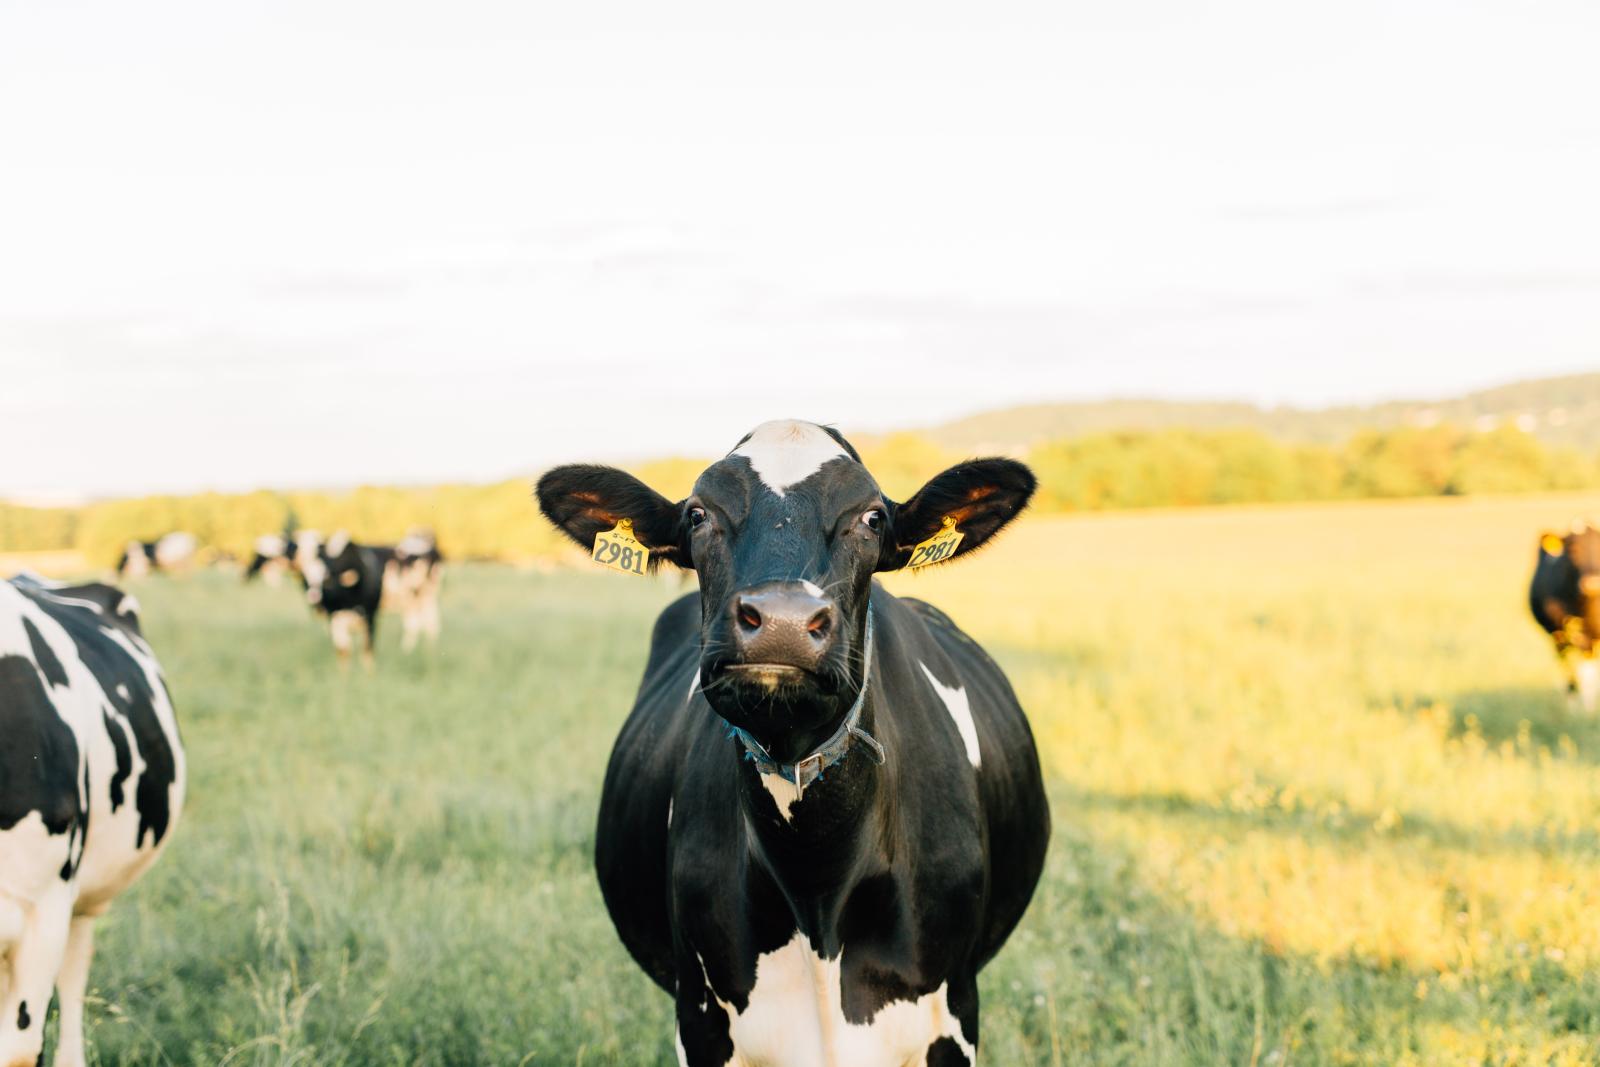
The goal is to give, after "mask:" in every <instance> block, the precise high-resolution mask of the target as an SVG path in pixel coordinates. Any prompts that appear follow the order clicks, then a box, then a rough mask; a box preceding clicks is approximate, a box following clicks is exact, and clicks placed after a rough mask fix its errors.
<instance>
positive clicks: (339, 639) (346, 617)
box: [328, 611, 356, 670]
mask: <svg viewBox="0 0 1600 1067" xmlns="http://www.w3.org/2000/svg"><path fill="white" fill-rule="evenodd" d="M355 620H356V613H355V612H353V611H336V612H334V613H333V614H332V615H331V616H330V617H329V618H328V633H329V635H330V636H332V638H333V650H334V652H336V653H338V656H339V667H340V669H343V670H348V669H349V667H350V649H351V647H352V646H353V645H354V643H355V642H354V640H353V639H352V635H351V631H353V630H354V629H355Z"/></svg>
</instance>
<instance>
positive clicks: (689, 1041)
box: [538, 422, 1050, 1067]
mask: <svg viewBox="0 0 1600 1067" xmlns="http://www.w3.org/2000/svg"><path fill="white" fill-rule="evenodd" d="M1033 489H1034V478H1033V475H1032V474H1031V473H1030V472H1029V470H1028V469H1027V468H1026V467H1025V466H1023V465H1022V464H1020V463H1016V462H1013V461H1011V460H1005V459H985V460H975V461H971V462H967V463H963V464H960V465H958V466H956V467H953V468H951V469H949V470H947V471H945V472H944V473H943V474H940V475H938V476H937V477H935V478H934V479H933V480H932V481H931V482H929V483H928V484H927V485H926V486H924V487H923V488H922V489H921V490H920V491H919V492H918V493H917V494H916V495H915V496H913V497H912V498H911V499H910V500H908V501H906V502H904V503H896V502H894V501H892V500H890V499H889V498H888V497H887V496H886V495H885V494H884V493H883V492H882V491H881V490H880V489H879V488H878V486H877V483H876V482H875V481H874V480H873V478H872V475H871V474H869V473H868V471H867V469H866V468H865V467H864V466H863V465H862V464H861V461H860V457H859V456H858V455H857V453H856V451H855V449H853V448H852V447H851V446H850V445H849V444H848V443H847V442H846V441H845V439H844V438H843V437H841V436H840V435H839V434H837V433H836V432H834V431H833V430H831V429H827V428H824V427H820V426H815V425H812V424H810V423H804V422H773V423H766V424H764V425H762V426H760V427H758V428H757V429H756V430H755V431H754V432H753V433H751V434H749V435H748V436H746V437H745V438H744V439H743V440H742V441H740V442H739V444H738V446H737V447H736V448H735V449H734V450H733V451H732V452H731V453H729V454H728V456H727V457H726V458H724V459H722V460H721V461H719V462H717V463H714V464H712V465H711V466H710V467H709V468H707V469H706V471H705V472H704V473H703V474H702V475H701V476H700V478H699V480H698V481H697V482H696V483H695V486H694V491H693V493H692V494H691V495H690V496H689V497H688V498H687V499H685V500H682V501H679V502H677V503H672V502H671V501H668V500H667V499H666V498H664V497H662V496H660V495H659V494H657V493H656V492H654V491H653V490H651V489H650V488H648V487H647V486H645V485H644V484H643V483H641V482H639V481H637V480H636V479H634V478H633V477H632V476H630V475H628V474H625V473H623V472H621V471H618V470H615V469H612V468H608V467H597V466H567V467H559V468H557V469H555V470H552V471H550V472H549V473H548V474H546V475H545V476H544V477H543V478H541V479H540V481H539V485H538V496H539V504H540V507H541V509H542V510H543V511H544V514H545V515H546V516H547V517H548V518H549V519H550V520H551V521H552V522H554V523H555V525H556V526H558V527H560V528H561V529H562V530H563V531H565V532H566V533H567V534H568V535H569V536H570V537H571V538H572V539H573V540H575V541H576V542H577V543H578V544H580V545H583V546H585V547H587V546H589V545H591V544H592V543H593V542H594V539H595V537H596V535H597V534H600V533H602V532H604V531H607V530H610V529H612V528H613V527H615V526H616V525H617V524H618V522H619V520H622V519H628V520H630V521H631V523H632V529H633V532H634V536H635V537H637V538H638V540H639V541H641V542H642V543H643V544H644V545H645V546H646V547H647V548H648V549H649V552H650V562H651V563H652V564H654V563H656V562H658V561H664V562H668V563H672V564H674V565H676V566H679V567H685V568H693V569H694V570H695V571H696V572H698V576H699V580H700V589H699V592H697V593H691V594H689V595H687V596H685V597H682V598H681V599H679V600H677V601H676V602H674V603H673V604H672V605H671V606H669V607H668V608H667V609H666V610H665V611H664V612H662V614H661V616H660V618H659V619H658V620H657V622H656V625H655V632H654V634H653V636H652V638H651V644H650V653H649V659H648V662H647V665H646V667H645V673H644V681H643V683H642V685H641V686H640V689H639V693H638V697H637V699H636V702H635V704H634V708H633V712H632V714H631V715H630V716H629V717H628V719H627V722H626V723H625V724H624V726H623V727H622V732H621V734H620V736H619V737H618V739H617V743H616V747H615V748H614V749H613V751H612V755H611V761H610V766H609V768H608V769H607V771H606V778H605V786H604V790H603V794H602V797H601V802H600V815H599V827H598V830H597V839H596V846H595V861H596V867H597V870H598V873H599V878H600V887H601V890H602V893H603V894H604V897H605V901H606V906H607V908H608V909H609V910H610V913H611V918H612V921H613V923H614V924H615V925H616V928H617V932H618V934H619V935H620V936H621V939H622V942H623V944H624V945H626V947H627V948H628V950H629V952H631V953H632V954H633V957H634V959H635V960H636V961H637V962H638V963H639V965H640V966H641V967H643V968H644V970H645V971H646V972H647V973H648V974H649V975H650V977H651V978H652V979H654V980H655V982H656V983H657V984H658V985H660V986H661V987H662V988H663V989H665V990H666V991H667V992H669V993H671V994H672V995H673V996H674V998H675V1000H676V1005H677V1054H678V1061H679V1063H681V1064H685V1065H688V1067H709V1065H716V1067H729V1065H741V1067H742V1065H755V1064H761V1065H770V1067H823V1065H830V1067H831V1065H841V1067H843V1065H848V1067H902V1065H907V1064H927V1065H930V1067H951V1065H957V1064H968V1065H970V1064H973V1063H974V1062H975V1060H976V1050H977V1045H978V986H977V975H978V970H979V968H981V967H982V966H983V965H984V964H985V963H987V962H988V961H989V960H990V959H991V958H992V957H993V956H994V955H995V953H996V952H998V951H999V949H1000V946H1001V945H1002V944H1004V942H1005V940H1006V938H1007V936H1008V935H1009V934H1010V933H1011V931H1012V929H1013V928H1014V927H1015V926H1016V924H1017V922H1018V920H1019V919H1021V917H1022V914H1023V911H1024V909H1025V908H1026V907H1027V904H1028V901H1029V899H1030V897H1031V896H1032V894H1033V890H1034V886H1035V884H1036V883H1037V881H1038V879H1039V873H1040V871H1041V869H1042V867H1043V864H1044V854H1045V847H1046V843H1047V842H1048V839H1049V836H1050V814H1049V809H1048V807H1047V805H1046V801H1045V794H1044V789H1043V786H1042V783H1041V776H1040V771H1039V761H1038V756H1037V753H1036V752H1035V749H1034V743H1033V736H1032V733H1031V731H1030V730H1029V727H1028V721H1027V718H1026V717H1025V715H1024V714H1023V710H1022V708H1021V707H1020V705H1019V704H1018V703H1017V699H1016V696H1015V695H1014V694H1013V693H1012V690H1011V686H1010V685H1009V683H1008V682H1007V681H1006V678H1005V675H1004V674H1002V673H1001V671H1000V668H999V667H998V666H997V665H996V664H995V662H994V661H993V660H992V659H990V658H989V656H988V655H987V654H986V653H985V652H984V651H983V649H982V648H980V647H979V646H978V644H977V643H976V642H974V641H973V640H972V639H971V638H970V637H968V636H967V635H966V634H964V633H963V632H962V631H961V630H960V629H959V628H958V627H957V626H956V625H955V623H953V622H951V621H950V619H949V618H948V617H946V616H945V615H944V614H943V613H941V612H940V611H939V610H938V609H936V608H934V607H932V606H931V605H929V604H927V603H924V602H923V601H920V600H912V599H909V598H899V597H894V596H891V595H890V594H889V593H888V592H886V591H885V590H884V589H883V588H881V587H880V586H878V585H877V584H876V582H875V581H874V580H873V575H874V574H875V573H876V572H879V571H893V570H898V569H900V568H902V567H904V566H906V565H907V563H908V562H909V561H910V559H911V557H912V555H913V552H914V551H915V550H916V546H917V545H919V544H920V543H922V542H924V541H927V540H930V539H932V538H933V537H934V536H935V535H936V534H937V533H939V531H941V530H942V529H946V528H948V526H947V523H953V525H954V528H955V529H957V530H959V531H960V532H961V534H962V541H961V543H960V545H959V548H958V551H957V552H956V553H954V555H961V554H964V553H966V552H969V551H971V550H972V549H974V548H977V547H979V546H980V545H982V544H984V543H985V542H986V541H988V540H989V539H990V538H991V537H992V536H994V534H995V533H997V532H998V531H999V530H1000V528H1001V527H1003V526H1004V525H1005V524H1006V523H1008V522H1009V521H1011V519H1012V518H1014V517H1015V516H1016V515H1017V513H1018V512H1020V511H1021V510H1022V508H1023V507H1024V506H1025V505H1026V503H1027V501H1028V498H1029V496H1030V495H1031V494H1032V492H1033Z"/></svg>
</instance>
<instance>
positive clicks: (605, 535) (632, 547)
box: [589, 519, 650, 577]
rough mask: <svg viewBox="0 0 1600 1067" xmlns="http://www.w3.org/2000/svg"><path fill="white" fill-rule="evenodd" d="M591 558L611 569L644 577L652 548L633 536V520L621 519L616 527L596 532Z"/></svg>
mask: <svg viewBox="0 0 1600 1067" xmlns="http://www.w3.org/2000/svg"><path fill="white" fill-rule="evenodd" d="M589 558H590V559H592V560H594V561H595V562H596V563H598V564H600V566H602V567H606V568H608V569H610V570H614V571H621V572H622V573H623V574H637V575H639V576H640V577H643V576H644V568H645V564H646V563H648V562H650V550H649V549H648V548H646V547H644V545H642V544H640V543H639V539H638V538H636V537H634V536H633V520H632V519H619V520H617V525H616V528H615V529H611V530H605V531H602V532H601V533H598V534H595V537H594V551H593V552H591V553H589Z"/></svg>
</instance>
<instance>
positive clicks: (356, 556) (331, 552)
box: [301, 530, 366, 612]
mask: <svg viewBox="0 0 1600 1067" xmlns="http://www.w3.org/2000/svg"><path fill="white" fill-rule="evenodd" d="M314 551H315V554H314V555H307V554H304V553H302V557H303V558H304V559H305V562H304V563H303V564H302V572H301V573H302V574H303V576H304V577H305V581H306V599H307V600H308V601H310V602H311V603H312V604H314V605H318V606H320V607H321V608H322V609H323V610H324V611H328V612H334V611H342V610H345V609H348V608H353V607H355V606H357V604H358V603H359V602H360V598H359V594H360V590H361V587H362V583H363V582H364V581H365V580H366V576H365V575H364V573H363V571H362V567H361V550H360V549H359V548H358V547H357V546H356V544H355V542H353V541H351V540H350V535H349V534H347V533H345V532H344V531H343V530H340V531H338V532H336V533H335V534H334V535H333V536H332V537H330V538H328V540H327V541H326V542H325V543H323V542H320V541H319V542H318V543H317V545H316V548H315V550H314Z"/></svg>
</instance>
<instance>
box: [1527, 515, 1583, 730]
mask: <svg viewBox="0 0 1600 1067" xmlns="http://www.w3.org/2000/svg"><path fill="white" fill-rule="evenodd" d="M1528 604H1529V607H1531V608H1532V609H1533V617H1534V619H1535V621H1537V622H1538V623H1539V625H1540V626H1541V627H1543V628H1544V631H1545V632H1546V633H1548V634H1549V635H1550V639H1551V641H1552V642H1553V643H1554V644H1555V650H1556V658H1557V659H1558V660H1560V661H1561V669H1562V671H1563V672H1564V673H1565V675H1566V679H1567V693H1568V694H1569V696H1570V698H1571V699H1572V700H1573V701H1574V702H1575V703H1578V704H1581V705H1582V706H1583V708H1584V710H1585V711H1590V712H1592V711H1594V710H1595V703H1596V698H1597V697H1600V662H1597V661H1596V659H1595V656H1596V654H1597V652H1600V530H1597V529H1595V528H1594V527H1593V526H1590V525H1589V524H1587V523H1577V524H1575V525H1574V526H1573V528H1572V531H1571V532H1570V533H1568V534H1565V535H1561V534H1555V533H1547V534H1544V535H1543V536H1541V537H1540V538H1539V554H1538V559H1537V561H1536V562H1535V564H1534V568H1533V582H1532V584H1531V585H1530V586H1529V589H1528Z"/></svg>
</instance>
